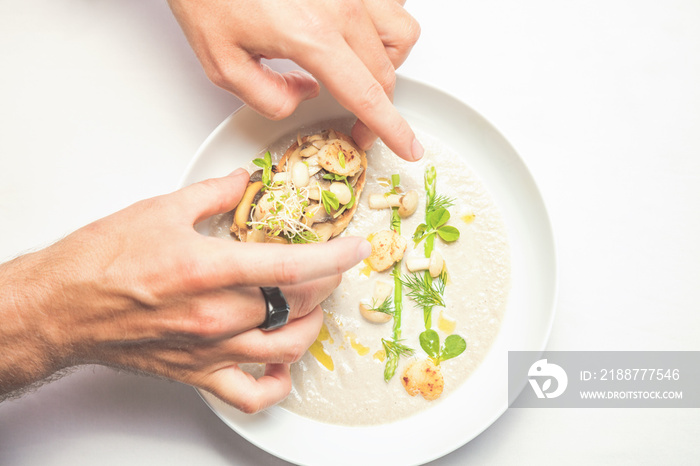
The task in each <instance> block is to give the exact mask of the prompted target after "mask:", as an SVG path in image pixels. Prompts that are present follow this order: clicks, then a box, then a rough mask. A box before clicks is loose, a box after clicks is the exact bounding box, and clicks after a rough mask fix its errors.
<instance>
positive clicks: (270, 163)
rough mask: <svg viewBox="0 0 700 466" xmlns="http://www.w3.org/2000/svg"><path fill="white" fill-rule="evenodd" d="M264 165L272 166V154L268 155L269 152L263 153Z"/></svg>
mask: <svg viewBox="0 0 700 466" xmlns="http://www.w3.org/2000/svg"><path fill="white" fill-rule="evenodd" d="M265 163H266V164H267V165H269V166H272V154H270V151H267V152H265Z"/></svg>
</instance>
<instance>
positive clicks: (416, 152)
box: [411, 138, 425, 161]
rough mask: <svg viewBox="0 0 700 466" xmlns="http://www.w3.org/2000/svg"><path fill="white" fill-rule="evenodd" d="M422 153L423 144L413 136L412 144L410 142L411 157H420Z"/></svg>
mask: <svg viewBox="0 0 700 466" xmlns="http://www.w3.org/2000/svg"><path fill="white" fill-rule="evenodd" d="M424 153H425V149H423V145H422V144H421V143H420V142H418V139H416V138H413V144H411V157H413V160H414V161H415V160H420V159H422V158H423V154H424Z"/></svg>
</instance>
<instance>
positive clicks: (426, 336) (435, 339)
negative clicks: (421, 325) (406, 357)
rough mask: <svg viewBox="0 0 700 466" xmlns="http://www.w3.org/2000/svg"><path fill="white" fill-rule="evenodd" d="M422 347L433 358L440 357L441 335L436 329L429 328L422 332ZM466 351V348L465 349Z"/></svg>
mask: <svg viewBox="0 0 700 466" xmlns="http://www.w3.org/2000/svg"><path fill="white" fill-rule="evenodd" d="M418 339H419V340H420V347H421V348H423V351H425V352H426V353H428V356H430V357H431V358H433V359H439V357H440V336H439V335H438V333H437V332H436V331H435V330H432V329H428V330H426V331H424V332H423V333H421V334H420V337H419V338H418ZM463 351H464V350H463Z"/></svg>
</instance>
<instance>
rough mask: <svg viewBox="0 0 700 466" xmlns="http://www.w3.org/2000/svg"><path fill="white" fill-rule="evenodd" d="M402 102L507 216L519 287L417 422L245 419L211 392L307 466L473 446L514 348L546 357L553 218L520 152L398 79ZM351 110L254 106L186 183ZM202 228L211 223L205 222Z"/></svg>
mask: <svg viewBox="0 0 700 466" xmlns="http://www.w3.org/2000/svg"><path fill="white" fill-rule="evenodd" d="M395 104H396V106H397V108H398V109H399V111H400V112H401V114H402V115H403V116H404V117H405V118H406V119H407V120H408V121H409V123H410V124H411V125H412V126H413V127H414V128H416V129H419V130H421V131H423V132H425V133H427V134H430V135H431V136H434V137H436V138H438V139H439V140H441V141H443V142H444V143H445V144H446V145H447V146H448V147H450V148H451V149H452V150H453V151H454V152H456V153H463V154H471V155H470V157H469V159H468V160H467V163H468V164H469V165H470V166H471V167H472V168H473V170H474V172H475V173H476V174H477V175H478V176H479V177H480V178H481V180H482V181H483V183H484V184H485V185H486V187H487V189H488V190H489V191H490V193H491V195H492V196H493V198H494V200H495V202H496V204H497V205H498V206H499V208H500V209H501V212H502V214H503V218H504V220H505V223H506V228H507V232H508V237H509V240H510V246H511V265H512V275H511V280H512V289H511V293H510V297H509V301H508V302H509V304H508V309H507V311H506V314H505V318H504V321H503V323H502V327H501V330H500V333H499V335H498V337H497V338H496V341H495V342H494V345H493V347H492V348H491V350H490V352H489V354H488V355H487V357H486V359H485V360H484V361H483V363H482V364H481V366H480V367H479V368H478V369H477V370H476V371H475V373H474V374H473V375H472V376H471V377H470V378H469V379H468V380H467V381H466V382H465V383H464V384H463V385H462V386H461V387H459V388H458V389H457V390H456V391H455V392H454V393H453V394H452V395H450V396H449V397H448V398H447V399H445V400H444V401H443V402H441V403H439V404H436V405H435V406H434V407H432V408H430V409H427V410H424V411H422V412H420V413H418V414H416V415H414V416H412V417H409V418H406V419H403V420H400V421H397V422H394V423H391V424H384V425H379V426H370V427H344V426H338V425H330V424H324V423H320V422H317V421H312V420H309V419H307V418H303V417H301V416H298V415H296V414H293V413H290V412H288V411H286V410H284V409H282V408H279V407H274V408H271V409H269V410H267V411H265V412H263V413H260V414H257V415H253V416H250V415H245V414H242V413H240V412H239V411H237V410H236V409H234V408H232V407H231V406H229V405H227V404H225V403H223V402H221V401H219V400H218V399H216V398H215V397H212V396H211V395H209V394H206V393H201V395H202V397H203V398H204V400H205V401H206V402H207V404H208V405H209V406H210V407H211V409H212V410H214V412H215V413H216V414H217V415H218V416H219V417H220V418H221V419H222V420H223V421H224V422H225V423H226V424H227V425H228V426H230V427H231V428H232V429H234V430H235V431H236V432H238V433H239V434H240V435H241V436H243V437H244V438H246V439H247V440H248V441H250V442H251V443H253V444H255V445H257V446H258V447H260V448H262V449H263V450H266V451H267V452H269V453H271V454H273V455H276V456H278V457H280V458H283V459H285V460H287V461H291V462H293V463H297V464H305V465H327V464H334V465H345V464H347V465H358V464H361V465H371V464H381V465H386V464H401V465H404V464H406V465H408V464H423V463H425V462H428V461H431V460H434V459H436V458H439V457H441V456H443V455H446V454H447V453H450V452H451V451H453V450H455V449H457V448H458V447H460V446H462V445H464V444H465V443H467V442H469V441H470V440H471V439H473V438H474V437H476V436H477V435H479V434H480V433H481V432H482V431H484V430H485V429H486V428H487V427H488V426H490V425H491V424H492V423H493V422H494V421H495V420H496V419H498V417H499V416H501V414H503V412H504V411H505V410H506V409H507V408H508V371H507V367H508V351H509V350H510V351H515V350H530V351H540V350H543V349H544V347H545V344H546V342H547V338H548V336H549V331H550V328H551V324H552V320H553V317H554V303H555V298H556V260H555V253H554V241H553V237H552V231H551V227H550V224H549V219H548V217H547V213H546V210H545V207H544V203H543V201H542V198H541V196H540V193H539V191H538V189H537V186H536V185H535V182H534V180H533V179H532V176H531V175H530V173H529V171H528V169H527V168H526V166H525V164H524V163H523V161H522V160H521V159H520V157H519V156H518V154H517V153H516V152H515V150H514V149H513V148H512V147H511V146H510V144H509V143H508V142H507V141H506V140H505V139H504V138H503V136H502V135H501V134H500V133H499V132H498V131H497V130H496V129H495V128H494V127H493V126H492V125H491V124H490V123H489V122H487V121H486V120H485V119H484V118H482V117H481V116H480V115H479V114H477V113H476V112H475V111H474V110H472V109H471V108H469V107H468V106H467V105H465V104H463V103H461V102H459V101H458V100H456V99H454V98H453V97H451V96H449V95H447V94H445V93H443V92H441V91H439V90H437V89H434V88H431V87H429V86H426V85H424V84H421V83H418V82H415V81H411V80H408V79H405V78H399V79H398V83H397V86H396V93H395ZM347 115H348V113H347V111H346V110H344V109H343V108H342V107H341V106H340V105H338V104H337V103H336V102H335V100H334V99H333V98H332V97H331V96H330V95H329V94H328V93H327V92H325V91H323V92H322V93H321V95H320V96H319V97H318V98H316V99H313V100H311V101H308V102H305V103H304V104H302V105H301V106H300V107H299V108H298V109H297V111H296V112H295V113H294V114H293V115H292V116H291V117H289V118H286V119H285V120H283V121H278V122H272V121H269V120H267V119H265V118H263V117H261V116H259V115H258V114H256V113H255V112H254V111H252V110H251V109H250V108H248V107H243V108H242V109H240V110H239V111H238V112H236V113H234V114H233V115H231V116H230V117H228V118H227V119H226V120H225V121H224V122H223V123H222V124H221V125H219V127H218V128H217V129H216V130H215V131H214V132H213V133H212V134H211V135H210V136H209V138H207V140H206V141H205V142H204V144H203V145H202V147H201V148H200V150H199V152H198V153H197V155H196V156H195V158H194V160H193V161H192V163H191V164H190V167H189V168H188V170H187V172H186V174H185V176H184V178H183V181H182V184H183V185H186V184H190V183H193V182H196V181H199V180H203V179H206V178H210V177H217V176H223V175H225V174H227V173H229V172H231V171H232V170H233V169H235V168H237V167H238V166H241V165H244V164H246V163H248V162H249V161H250V159H251V157H252V156H253V155H255V154H257V153H258V152H259V151H260V150H262V149H264V148H265V147H267V146H268V145H269V144H271V143H272V142H274V141H275V140H276V139H278V138H279V137H281V136H283V135H285V134H287V133H290V132H292V131H294V130H295V129H296V128H298V127H301V126H303V125H310V124H313V123H317V122H319V121H323V120H328V119H334V118H340V117H344V116H347ZM198 228H199V229H200V231H202V230H206V229H207V225H206V224H204V225H199V227H198Z"/></svg>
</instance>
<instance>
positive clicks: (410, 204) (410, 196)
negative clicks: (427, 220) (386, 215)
mask: <svg viewBox="0 0 700 466" xmlns="http://www.w3.org/2000/svg"><path fill="white" fill-rule="evenodd" d="M417 208H418V191H416V190H415V189H411V190H410V191H407V192H406V194H404V195H403V196H401V202H400V204H399V215H400V216H401V218H406V217H410V216H411V215H413V213H414V212H415V211H416V209H417Z"/></svg>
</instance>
